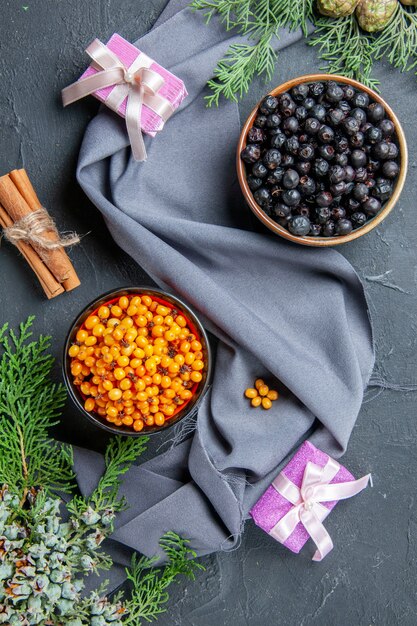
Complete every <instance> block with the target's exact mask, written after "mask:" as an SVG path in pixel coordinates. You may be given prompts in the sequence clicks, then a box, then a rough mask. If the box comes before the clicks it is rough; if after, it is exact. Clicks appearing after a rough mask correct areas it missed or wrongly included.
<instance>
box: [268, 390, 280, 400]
mask: <svg viewBox="0 0 417 626" xmlns="http://www.w3.org/2000/svg"><path fill="white" fill-rule="evenodd" d="M278 396H279V394H278V391H275V390H274V389H271V390H270V391H268V393H267V394H266V397H267V398H269V399H270V400H278Z"/></svg>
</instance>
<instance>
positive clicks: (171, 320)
mask: <svg viewBox="0 0 417 626" xmlns="http://www.w3.org/2000/svg"><path fill="white" fill-rule="evenodd" d="M173 323H174V318H173V317H172V315H167V316H166V317H165V318H164V324H165V326H172V324H173Z"/></svg>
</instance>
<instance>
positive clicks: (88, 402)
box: [84, 398, 96, 412]
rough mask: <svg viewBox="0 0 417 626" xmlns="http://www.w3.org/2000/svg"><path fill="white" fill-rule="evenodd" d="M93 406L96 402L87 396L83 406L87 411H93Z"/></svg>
mask: <svg viewBox="0 0 417 626" xmlns="http://www.w3.org/2000/svg"><path fill="white" fill-rule="evenodd" d="M95 406H96V403H95V401H94V400H93V398H87V400H86V401H85V402H84V408H85V410H86V411H88V412H90V411H93V410H94V407H95Z"/></svg>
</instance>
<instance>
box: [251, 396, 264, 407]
mask: <svg viewBox="0 0 417 626" xmlns="http://www.w3.org/2000/svg"><path fill="white" fill-rule="evenodd" d="M261 402H262V398H261V397H260V396H256V398H252V400H251V401H250V403H251V405H252V406H253V407H255V408H256V407H257V406H260V405H261Z"/></svg>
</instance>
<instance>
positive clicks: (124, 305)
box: [119, 296, 129, 309]
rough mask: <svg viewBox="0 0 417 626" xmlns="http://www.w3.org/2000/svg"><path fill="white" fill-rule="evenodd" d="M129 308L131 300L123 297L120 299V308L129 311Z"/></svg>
mask: <svg viewBox="0 0 417 626" xmlns="http://www.w3.org/2000/svg"><path fill="white" fill-rule="evenodd" d="M128 306H129V298H128V297H127V296H121V297H120V298H119V307H120V308H121V309H127V307H128Z"/></svg>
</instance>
